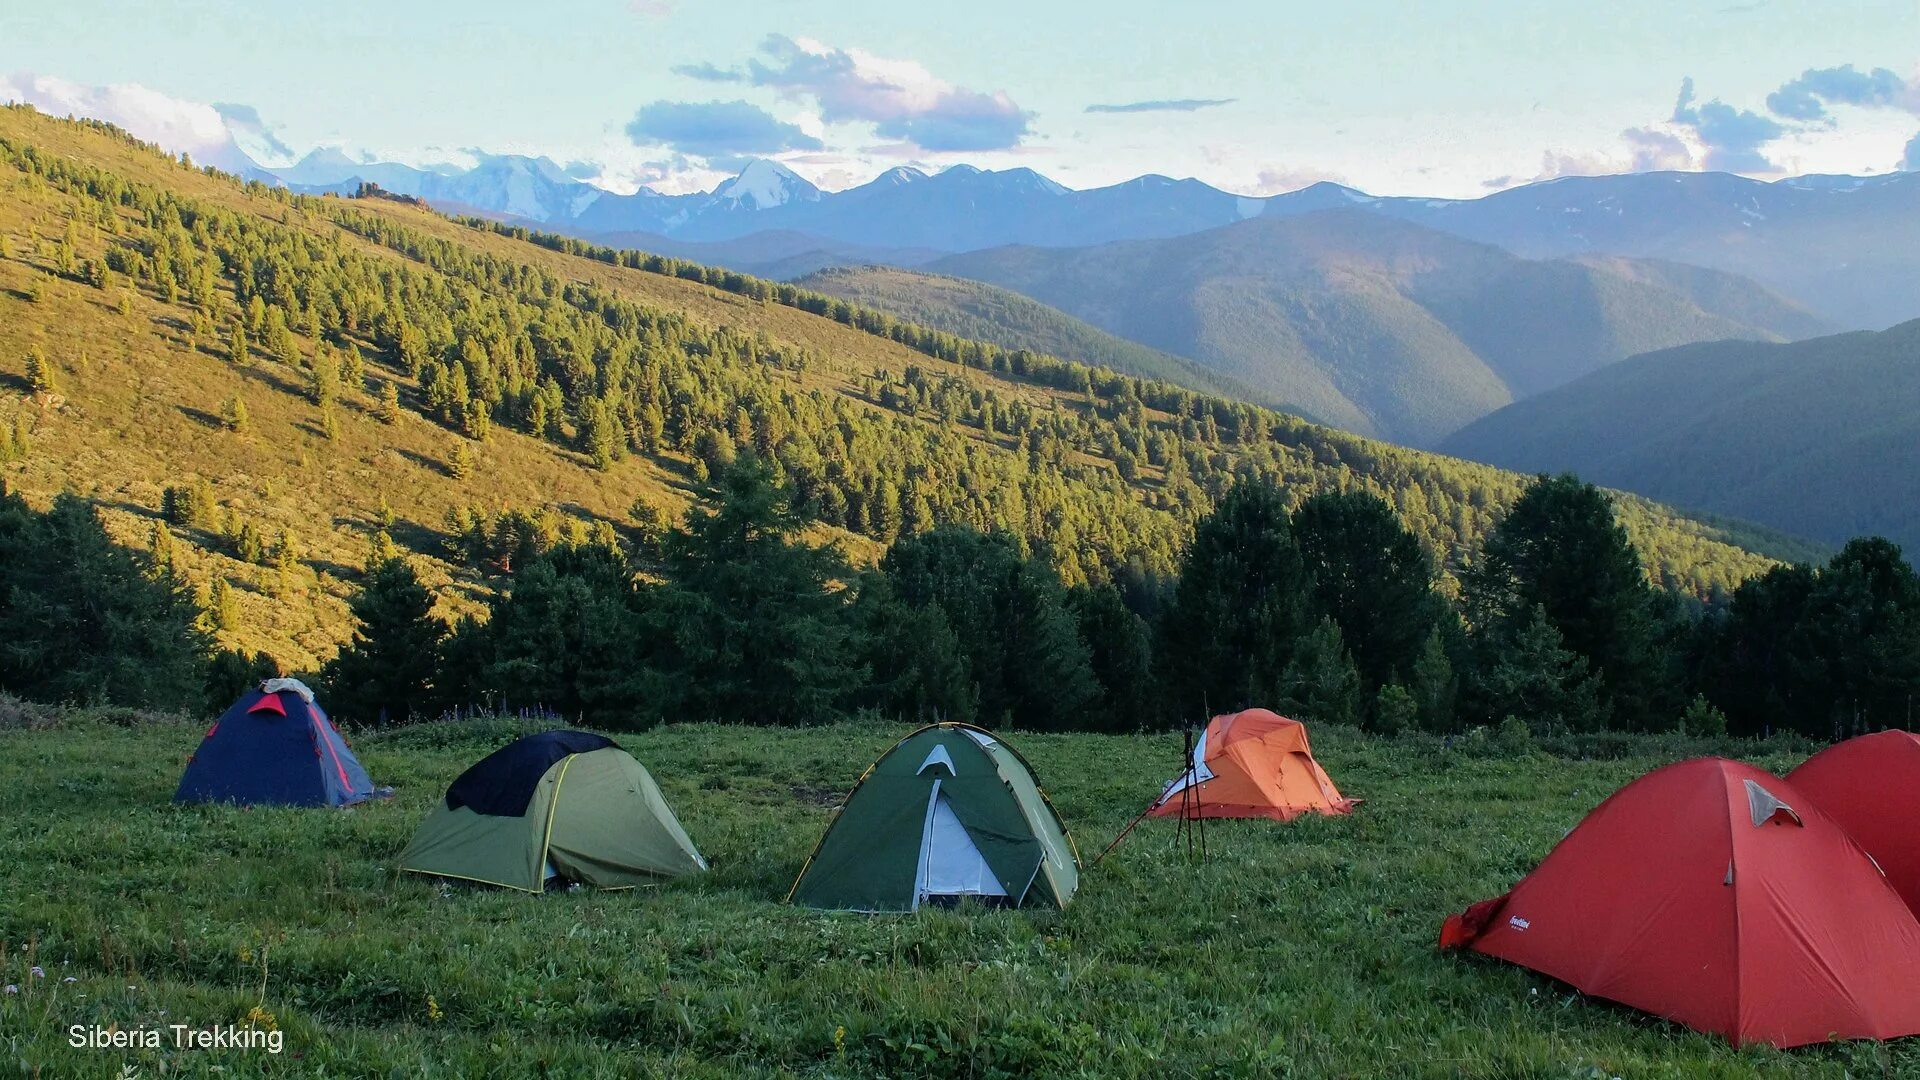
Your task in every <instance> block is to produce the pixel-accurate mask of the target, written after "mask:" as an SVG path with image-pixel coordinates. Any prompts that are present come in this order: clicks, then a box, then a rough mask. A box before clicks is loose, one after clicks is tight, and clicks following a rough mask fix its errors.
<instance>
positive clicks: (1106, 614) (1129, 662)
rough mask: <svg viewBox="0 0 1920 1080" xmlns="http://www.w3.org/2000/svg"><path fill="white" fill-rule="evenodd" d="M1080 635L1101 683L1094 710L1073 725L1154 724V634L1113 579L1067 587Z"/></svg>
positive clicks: (1121, 727)
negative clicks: (1135, 612)
mask: <svg viewBox="0 0 1920 1080" xmlns="http://www.w3.org/2000/svg"><path fill="white" fill-rule="evenodd" d="M1069 594H1070V599H1071V601H1072V604H1073V610H1074V616H1075V619H1076V620H1077V622H1078V625H1079V629H1080V638H1081V640H1083V641H1085V642H1086V644H1087V658H1088V661H1089V664H1090V666H1091V667H1092V670H1093V676H1094V680H1095V682H1097V683H1098V684H1099V686H1100V701H1099V705H1098V709H1097V714H1096V715H1095V716H1092V717H1090V718H1089V721H1088V722H1083V723H1082V724H1079V725H1076V726H1077V727H1082V728H1088V729H1092V730H1099V731H1116V732H1118V731H1141V730H1145V729H1146V728H1148V727H1151V726H1153V725H1154V724H1155V723H1156V722H1157V720H1158V717H1157V716H1156V715H1155V713H1154V705H1155V704H1156V701H1155V693H1154V679H1153V637H1152V633H1151V632H1150V631H1149V630H1148V628H1147V623H1146V620H1144V619H1142V618H1141V617H1140V616H1138V615H1136V614H1134V613H1133V612H1132V611H1131V610H1129V609H1128V608H1127V603H1126V600H1125V599H1124V598H1123V597H1122V596H1121V595H1120V590H1119V589H1117V588H1115V587H1114V586H1112V585H1097V586H1081V587H1079V588H1076V589H1071V590H1069Z"/></svg>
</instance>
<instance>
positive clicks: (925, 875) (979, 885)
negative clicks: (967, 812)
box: [913, 781, 1007, 907]
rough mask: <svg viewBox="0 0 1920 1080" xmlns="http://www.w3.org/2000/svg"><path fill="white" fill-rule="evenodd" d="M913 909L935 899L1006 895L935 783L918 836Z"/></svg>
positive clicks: (937, 783)
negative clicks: (942, 897)
mask: <svg viewBox="0 0 1920 1080" xmlns="http://www.w3.org/2000/svg"><path fill="white" fill-rule="evenodd" d="M918 878H919V880H918V881H917V882H916V883H915V885H914V898H913V902H914V906H915V907H918V906H920V901H922V900H925V899H927V898H928V897H934V896H1005V895H1007V890H1006V889H1005V888H1004V887H1002V886H1001V884H1000V879H999V878H998V877H997V876H995V875H994V872H993V868H992V867H990V866H988V865H987V860H986V856H984V855H982V854H980V847H979V845H977V844H975V843H974V842H973V837H972V836H970V835H968V834H967V828H966V826H964V825H962V824H960V818H959V815H957V814H955V813H954V812H953V806H952V805H951V804H949V803H948V802H947V798H946V796H944V795H942V794H940V785H939V782H938V781H936V782H935V783H934V790H933V795H932V798H931V799H930V800H929V806H928V813H927V822H926V831H925V832H923V833H922V834H921V837H920V872H919V874H918Z"/></svg>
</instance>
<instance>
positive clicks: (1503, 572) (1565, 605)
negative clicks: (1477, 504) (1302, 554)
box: [1463, 474, 1678, 730]
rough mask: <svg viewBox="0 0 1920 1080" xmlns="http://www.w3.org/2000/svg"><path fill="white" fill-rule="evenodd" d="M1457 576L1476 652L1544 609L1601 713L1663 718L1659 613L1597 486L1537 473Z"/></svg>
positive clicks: (1648, 720)
mask: <svg viewBox="0 0 1920 1080" xmlns="http://www.w3.org/2000/svg"><path fill="white" fill-rule="evenodd" d="M1463 585H1464V588H1465V594H1466V595H1465V601H1466V608H1467V614H1468V621H1469V622H1470V623H1471V624H1472V626H1473V629H1474V633H1475V636H1476V638H1477V639H1478V640H1479V643H1480V648H1479V651H1480V653H1481V655H1482V657H1483V658H1487V659H1491V658H1493V657H1496V656H1497V655H1498V654H1499V653H1500V652H1501V651H1503V650H1504V649H1507V648H1512V647H1514V643H1515V639H1516V638H1517V637H1518V636H1519V635H1520V634H1521V633H1522V632H1523V631H1524V632H1528V633H1533V631H1532V630H1531V629H1530V626H1531V624H1532V623H1533V622H1534V621H1535V620H1536V618H1537V617H1544V618H1545V619H1546V621H1547V623H1548V624H1549V625H1551V626H1552V627H1553V629H1554V630H1555V631H1556V632H1558V633H1559V635H1560V637H1561V641H1562V644H1563V645H1564V647H1565V648H1566V649H1568V650H1570V651H1571V652H1572V653H1573V654H1574V655H1575V656H1578V657H1581V658H1583V659H1584V660H1585V661H1586V665H1587V668H1588V670H1589V671H1590V672H1591V673H1592V676H1593V678H1594V680H1595V692H1596V693H1598V694H1599V695H1600V698H1601V701H1602V702H1603V703H1604V704H1605V706H1606V708H1605V709H1604V710H1603V711H1604V712H1606V713H1608V714H1609V715H1611V716H1612V718H1613V719H1615V720H1616V721H1618V722H1619V723H1621V724H1622V725H1623V726H1627V727H1632V728H1640V729H1642V730H1646V729H1651V728H1659V727H1665V726H1666V725H1667V724H1668V723H1670V718H1671V716H1672V715H1673V713H1674V712H1675V711H1677V709H1678V702H1677V701H1676V700H1675V696H1674V691H1675V688H1676V687H1675V684H1674V680H1673V679H1672V677H1671V674H1670V672H1669V671H1668V670H1667V667H1666V663H1667V658H1666V656H1665V655H1664V652H1663V650H1662V649H1661V647H1660V641H1661V636H1662V635H1663V633H1665V627H1664V626H1663V625H1662V618H1663V614H1664V613H1663V611H1662V609H1661V608H1660V607H1659V606H1658V605H1657V604H1656V597H1655V594H1654V591H1653V587H1652V586H1651V585H1650V584H1649V583H1648V581H1647V577H1646V573H1645V571H1644V570H1643V569H1642V567H1641V565H1640V556H1639V554H1638V553H1637V552H1636V551H1635V550H1634V547H1633V544H1632V543H1631V542H1630V541H1629V540H1628V539H1627V534H1626V530H1624V529H1622V528H1621V527H1620V525H1619V523H1618V522H1616V521H1615V519H1614V513H1613V503H1612V500H1611V499H1609V498H1608V497H1607V495H1606V493H1605V492H1603V491H1601V490H1599V489H1598V488H1596V487H1594V486H1593V485H1592V484H1587V483H1583V482H1582V481H1581V480H1580V479H1579V478H1577V477H1575V476H1572V475H1570V474H1568V475H1561V476H1555V477H1549V476H1541V477H1539V478H1537V479H1536V480H1535V481H1534V482H1533V484H1532V485H1531V486H1529V487H1528V488H1527V490H1526V492H1525V494H1523V495H1521V497H1520V499H1519V500H1518V501H1517V502H1515V503H1514V506H1513V509H1512V510H1510V511H1508V513H1507V516H1506V517H1505V518H1503V519H1501V521H1500V524H1499V525H1498V526H1496V527H1495V528H1494V530H1493V532H1492V533H1491V534H1490V535H1489V536H1488V538H1487V542H1486V546H1485V548H1484V550H1483V551H1482V553H1481V557H1480V560H1479V562H1477V563H1476V564H1475V565H1474V566H1472V567H1471V568H1469V569H1468V571H1467V573H1466V574H1465V575H1464V578H1463ZM1535 636H1536V637H1537V636H1538V635H1537V634H1535ZM1486 719H1488V720H1493V719H1498V717H1487V718H1486Z"/></svg>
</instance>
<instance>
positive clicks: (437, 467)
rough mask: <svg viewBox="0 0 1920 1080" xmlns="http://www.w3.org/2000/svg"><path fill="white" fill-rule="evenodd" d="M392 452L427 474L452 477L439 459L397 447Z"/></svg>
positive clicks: (450, 470) (451, 472) (449, 470)
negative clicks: (424, 470)
mask: <svg viewBox="0 0 1920 1080" xmlns="http://www.w3.org/2000/svg"><path fill="white" fill-rule="evenodd" d="M392 450H393V452H394V453H396V454H399V455H400V456H401V457H403V458H406V459H407V460H408V461H411V462H413V463H414V464H415V465H418V466H420V467H421V468H423V469H426V470H427V471H429V472H432V473H435V474H438V475H440V476H445V477H448V478H449V479H451V478H452V476H453V470H452V469H449V468H447V465H446V462H443V461H441V460H440V459H439V458H430V457H428V456H427V455H425V454H422V453H420V452H418V451H415V450H407V449H405V448H402V447H398V446H396V447H393V448H392ZM395 524H396V525H397V524H398V523H397V522H396V523H395Z"/></svg>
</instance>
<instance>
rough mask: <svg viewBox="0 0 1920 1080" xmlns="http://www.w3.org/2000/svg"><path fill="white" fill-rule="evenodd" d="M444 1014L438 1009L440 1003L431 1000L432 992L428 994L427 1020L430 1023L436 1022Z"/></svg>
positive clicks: (444, 1014)
mask: <svg viewBox="0 0 1920 1080" xmlns="http://www.w3.org/2000/svg"><path fill="white" fill-rule="evenodd" d="M446 1015H447V1014H446V1013H443V1012H441V1011H440V1003H439V1002H437V1001H435V1000H433V995H432V994H428V995H427V1020H428V1021H430V1022H431V1023H435V1024H437V1023H439V1022H440V1021H441V1020H442V1019H443V1018H444V1017H445V1016H446Z"/></svg>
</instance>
